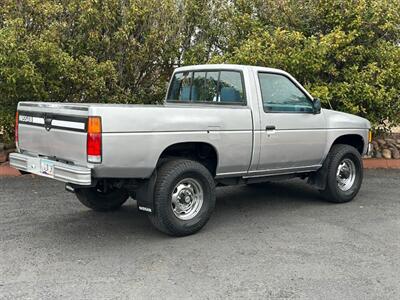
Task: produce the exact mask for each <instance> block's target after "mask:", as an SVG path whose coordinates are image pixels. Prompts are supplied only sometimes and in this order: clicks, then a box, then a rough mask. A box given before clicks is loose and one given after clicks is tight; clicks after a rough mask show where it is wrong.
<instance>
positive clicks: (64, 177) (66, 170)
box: [10, 153, 92, 185]
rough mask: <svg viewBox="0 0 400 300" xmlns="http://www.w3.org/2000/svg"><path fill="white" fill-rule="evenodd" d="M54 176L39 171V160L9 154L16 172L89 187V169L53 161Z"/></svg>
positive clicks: (90, 177) (19, 154)
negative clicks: (19, 171)
mask: <svg viewBox="0 0 400 300" xmlns="http://www.w3.org/2000/svg"><path fill="white" fill-rule="evenodd" d="M53 163H54V174H53V175H48V174H43V173H42V172H41V171H40V164H41V158H40V157H35V156H29V155H26V154H21V153H11V154H10V165H11V166H12V167H14V168H16V169H18V170H21V171H25V172H29V173H32V174H36V175H39V176H43V177H48V178H53V179H56V180H59V181H63V182H68V183H74V184H78V185H91V184H92V173H91V169H89V168H85V167H79V166H74V165H69V164H65V163H61V162H58V161H54V162H53Z"/></svg>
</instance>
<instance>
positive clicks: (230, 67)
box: [175, 64, 287, 74]
mask: <svg viewBox="0 0 400 300" xmlns="http://www.w3.org/2000/svg"><path fill="white" fill-rule="evenodd" d="M205 69H207V70H213V69H224V70H241V71H245V70H255V71H265V72H274V73H283V74H287V73H286V72H285V71H283V70H280V69H275V68H267V67H259V66H250V65H237V64H202V65H190V66H184V67H178V68H176V69H175V72H181V71H192V70H205Z"/></svg>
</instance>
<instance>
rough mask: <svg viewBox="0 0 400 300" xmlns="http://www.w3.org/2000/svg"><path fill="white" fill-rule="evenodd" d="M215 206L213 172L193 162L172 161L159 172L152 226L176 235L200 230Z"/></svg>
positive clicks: (165, 164) (151, 217)
mask: <svg viewBox="0 0 400 300" xmlns="http://www.w3.org/2000/svg"><path fill="white" fill-rule="evenodd" d="M214 206H215V184H214V179H213V177H212V176H211V174H210V172H209V171H208V169H207V168H206V167H204V166H203V165H202V164H200V163H198V162H196V161H192V160H184V159H178V160H172V161H168V162H166V163H164V164H163V165H162V166H161V167H160V168H159V169H158V170H157V180H156V184H155V190H154V212H153V214H152V215H149V219H150V221H151V223H152V224H153V225H154V226H155V227H156V228H157V229H158V230H160V231H162V232H164V233H166V234H169V235H172V236H185V235H190V234H193V233H195V232H197V231H199V230H200V229H201V228H202V227H203V226H204V225H205V224H206V223H207V221H208V220H209V218H210V216H211V213H212V212H213V210H214Z"/></svg>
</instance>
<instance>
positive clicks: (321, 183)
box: [308, 155, 330, 190]
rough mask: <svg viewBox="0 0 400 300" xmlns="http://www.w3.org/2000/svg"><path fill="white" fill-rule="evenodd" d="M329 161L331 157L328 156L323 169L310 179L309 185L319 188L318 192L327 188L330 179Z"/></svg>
mask: <svg viewBox="0 0 400 300" xmlns="http://www.w3.org/2000/svg"><path fill="white" fill-rule="evenodd" d="M329 160H330V157H329V155H328V157H327V158H326V159H325V161H324V163H323V165H322V167H321V168H320V169H319V170H318V171H317V172H315V173H314V174H312V175H311V176H310V177H308V183H309V184H311V185H312V186H314V187H315V188H317V189H318V190H324V189H325V187H326V181H327V179H328V178H327V176H328V166H329Z"/></svg>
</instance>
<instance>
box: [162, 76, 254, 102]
mask: <svg viewBox="0 0 400 300" xmlns="http://www.w3.org/2000/svg"><path fill="white" fill-rule="evenodd" d="M167 101H168V102H192V103H212V104H238V105H242V104H245V103H246V101H245V91H244V85H243V77H242V73H241V72H238V71H222V70H221V71H219V70H209V71H190V72H177V73H175V75H174V77H173V79H172V82H171V85H170V89H169V91H168V97H167Z"/></svg>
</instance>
